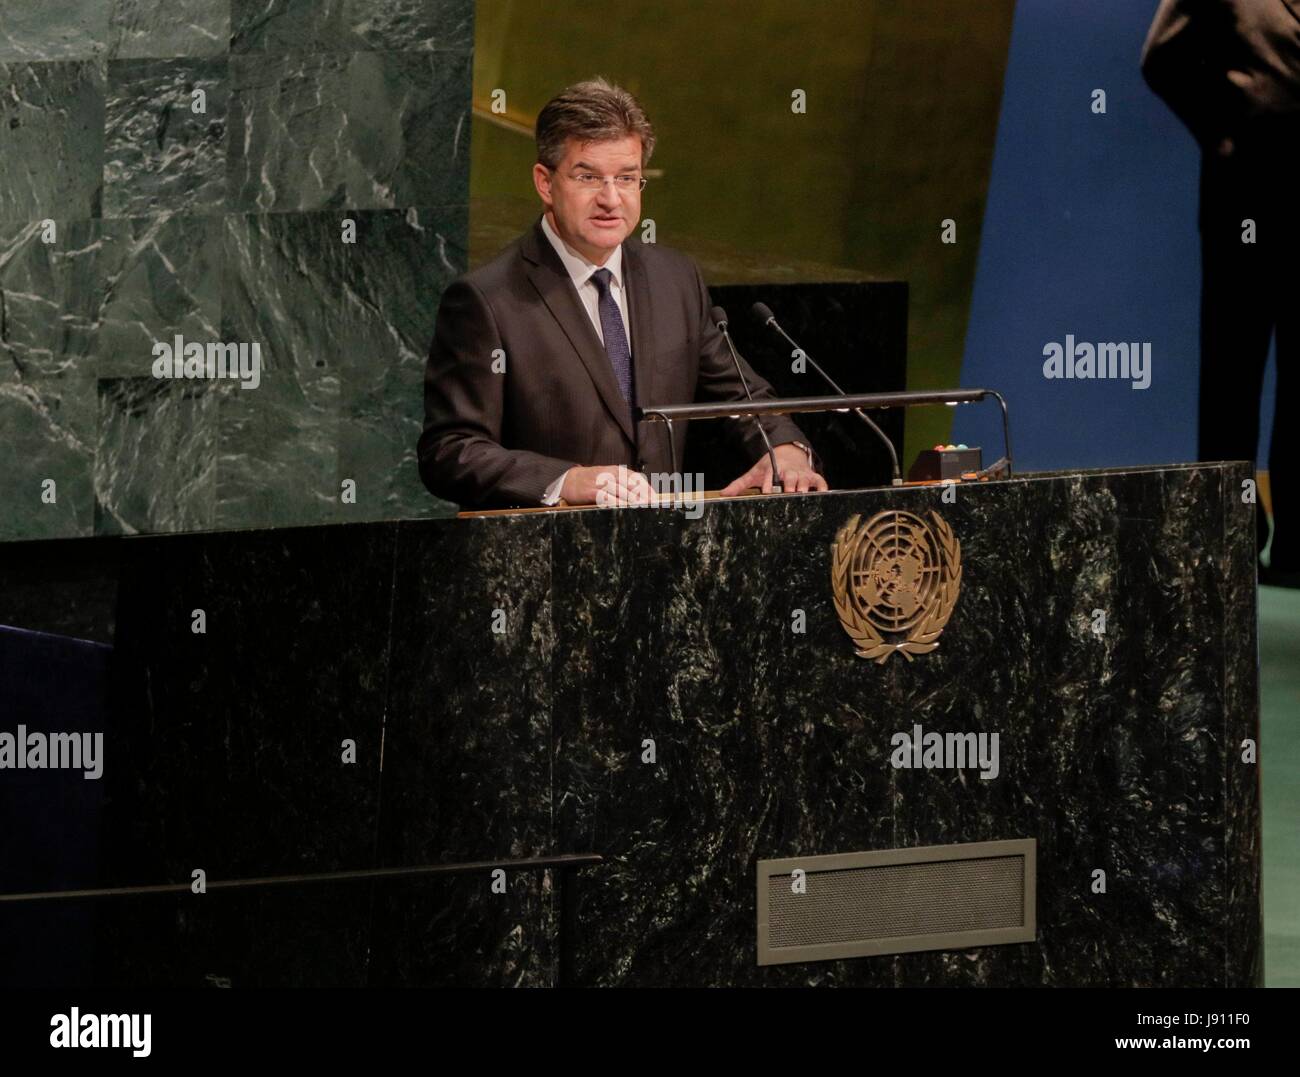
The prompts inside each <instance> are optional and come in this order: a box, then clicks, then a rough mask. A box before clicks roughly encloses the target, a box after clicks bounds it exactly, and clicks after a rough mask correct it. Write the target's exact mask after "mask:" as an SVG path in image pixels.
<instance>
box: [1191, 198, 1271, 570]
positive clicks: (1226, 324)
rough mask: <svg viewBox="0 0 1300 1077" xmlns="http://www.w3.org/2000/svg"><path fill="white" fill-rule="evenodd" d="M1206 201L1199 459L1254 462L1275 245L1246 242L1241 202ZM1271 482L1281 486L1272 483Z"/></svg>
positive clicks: (1260, 512) (1262, 521)
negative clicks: (1242, 237)
mask: <svg viewBox="0 0 1300 1077" xmlns="http://www.w3.org/2000/svg"><path fill="white" fill-rule="evenodd" d="M1202 199H1203V201H1202V223H1201V377H1200V404H1199V422H1198V439H1197V441H1198V444H1197V455H1198V457H1199V458H1200V459H1201V460H1254V459H1255V454H1256V452H1257V450H1258V447H1259V408H1260V394H1261V391H1262V388H1263V383H1264V367H1265V364H1266V363H1267V361H1268V346H1269V340H1270V338H1271V336H1272V334H1273V326H1274V318H1275V305H1274V302H1273V296H1274V295H1275V294H1276V292H1275V281H1274V280H1273V279H1272V274H1271V273H1270V268H1271V267H1270V264H1269V263H1270V262H1271V261H1272V259H1271V258H1270V257H1269V254H1270V249H1271V248H1272V247H1275V246H1276V244H1275V243H1270V244H1268V246H1267V247H1266V246H1265V245H1264V244H1263V243H1260V242H1257V243H1255V244H1248V243H1242V241H1241V234H1242V229H1241V221H1242V218H1243V217H1246V216H1251V214H1250V213H1244V212H1242V207H1241V205H1240V204H1239V203H1237V200H1236V199H1214V198H1208V197H1207V192H1206V190H1205V187H1204V186H1202ZM1279 406H1280V400H1279ZM1276 444H1277V443H1276V440H1275V441H1274V445H1275V446H1276ZM1270 481H1272V482H1275V481H1276V479H1275V478H1274V476H1272V475H1270ZM1274 488H1276V487H1274ZM1256 531H1257V536H1258V543H1257V545H1258V548H1260V549H1262V548H1263V546H1264V543H1265V542H1266V541H1267V539H1268V518H1267V516H1266V515H1265V513H1264V508H1263V505H1262V503H1260V502H1257V503H1256Z"/></svg>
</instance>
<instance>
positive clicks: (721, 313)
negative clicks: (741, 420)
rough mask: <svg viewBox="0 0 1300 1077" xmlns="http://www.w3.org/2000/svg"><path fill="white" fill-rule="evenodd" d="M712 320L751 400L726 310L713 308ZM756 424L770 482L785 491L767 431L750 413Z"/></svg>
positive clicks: (756, 417)
mask: <svg viewBox="0 0 1300 1077" xmlns="http://www.w3.org/2000/svg"><path fill="white" fill-rule="evenodd" d="M712 314H713V322H714V324H715V325H716V326H717V327H718V332H719V333H721V334H722V339H723V340H725V341H726V342H727V349H728V350H729V351H730V352H731V361H732V363H734V364H735V366H736V373H737V374H739V375H740V384H741V385H743V386H744V387H745V395H746V396H747V397H749V399H750V402H751V403H752V402H753V399H754V394H753V393H751V392H750V391H749V381H748V380H747V379H746V378H745V372H744V370H742V369H741V366H740V357H739V356H738V355H737V354H736V346H735V345H734V344H732V343H731V334H730V333H728V332H727V312H726V311H725V310H723V309H722V308H721V307H714V308H713V312H712ZM750 418H751V419H753V420H754V422H755V424H756V425H757V426H758V432H759V433H760V434H761V435H762V436H763V444H764V445H766V446H767V458H768V459H769V460H771V461H772V484H773V485H774V486H776V487H777V488H778V489H779V490H780V491H781V493H785V484H784V483H783V482H782V481H781V472H780V470H778V468H777V466H776V451H775V450H774V449H773V448H772V442H771V440H770V439H769V438H768V436H767V431H766V430H764V429H763V424H762V422H761V421H760V420H759V418H758V416H757V415H751V416H750Z"/></svg>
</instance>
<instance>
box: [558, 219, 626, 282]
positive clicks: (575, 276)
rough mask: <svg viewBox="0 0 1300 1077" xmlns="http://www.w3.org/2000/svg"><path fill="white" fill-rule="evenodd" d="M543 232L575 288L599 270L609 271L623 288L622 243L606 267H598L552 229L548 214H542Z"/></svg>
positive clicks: (610, 257)
mask: <svg viewBox="0 0 1300 1077" xmlns="http://www.w3.org/2000/svg"><path fill="white" fill-rule="evenodd" d="M542 231H543V232H545V233H546V238H547V239H549V240H550V241H551V246H552V247H554V248H555V253H556V254H558V255H559V256H560V261H561V262H563V263H564V268H565V270H567V271H568V274H569V278H570V279H571V280H572V281H573V286H574V287H575V288H581V287H582V286H583V285H584V284H586V283H587V281H588V280H590V279H591V275H592V274H593V273H594V272H595V271H596V270H597V269H602V268H603V269H608V270H609V272H610V274H611V275H612V276H613V278H614V283H615V284H617V285H618V286H619V287H620V288H621V287H623V245H622V244H621V243H620V244H619V245H618V246H617V247H615V248H614V252H613V253H612V254H611V255H610V256H609V259H608V260H607V261H606V262H605V264H604V266H598V265H596V263H595V262H589V261H587V259H586V258H584V257H583V256H582V255H581V254H579V253H578V252H577V251H575V250H573V249H572V248H571V247H570V246H569V245H568V244H567V243H565V242H564V240H562V239H561V238H560V237H559V236H558V235H557V234H556V232H555V229H553V228H552V227H551V222H550V221H548V220H547V219H546V214H545V213H543V214H542Z"/></svg>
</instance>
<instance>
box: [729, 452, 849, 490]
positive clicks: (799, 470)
mask: <svg viewBox="0 0 1300 1077" xmlns="http://www.w3.org/2000/svg"><path fill="white" fill-rule="evenodd" d="M772 453H773V455H774V456H775V457H776V466H777V468H778V469H779V470H780V472H781V484H782V486H784V488H785V492H786V493H787V494H793V493H800V494H803V493H808V492H809V491H811V490H826V489H829V487H828V486H827V485H826V480H825V479H823V478H822V477H821V476H820V475H819V474H817V472H815V471H814V470H813V469H812V468H811V467H809V466H808V454H807V453H806V452H804V451H803V449H801V448H799V446H798V445H795V444H794V443H793V442H789V441H787V442H786V443H785V444H783V445H777V446H776V447H775V448H774V449H773V450H772ZM751 486H757V487H758V488H759V489H760V490H762V491H763V493H765V494H770V493H771V492H772V491H773V490H774V489H775V486H774V485H773V483H772V460H771V457H769V456H768V454H767V453H764V454H763V455H762V456H760V457H759V458H758V461H757V463H755V464H754V466H753V467H751V468H750V469H749V470H748V471H746V472H745V473H744V474H743V475H741V476H740V478H738V479H737V480H736V481H735V482H733V483H732V484H731V485H730V486H728V487H727V488H726V489H725V490H723V491H722V496H723V497H734V496H735V495H736V494H739V493H741V492H742V491H744V490H748V489H749V488H750V487H751Z"/></svg>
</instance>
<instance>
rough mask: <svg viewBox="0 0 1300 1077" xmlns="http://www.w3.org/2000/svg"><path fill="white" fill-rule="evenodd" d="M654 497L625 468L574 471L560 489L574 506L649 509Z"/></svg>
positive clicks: (602, 466) (644, 482) (647, 486)
mask: <svg viewBox="0 0 1300 1077" xmlns="http://www.w3.org/2000/svg"><path fill="white" fill-rule="evenodd" d="M769 470H770V468H769ZM651 493H652V491H651V489H650V482H649V480H648V479H647V478H646V477H645V476H644V475H642V474H641V472H639V471H634V470H633V469H632V468H630V467H627V466H626V465H624V464H600V465H597V466H596V467H575V468H570V469H569V472H568V474H567V475H565V476H564V485H563V486H561V487H560V496H561V497H562V498H564V500H565V501H566V502H567V503H568V504H570V505H648V504H650V498H651Z"/></svg>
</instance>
